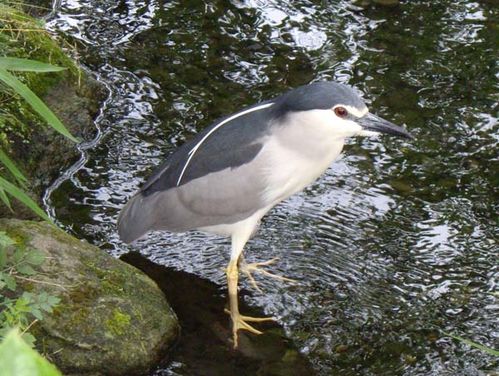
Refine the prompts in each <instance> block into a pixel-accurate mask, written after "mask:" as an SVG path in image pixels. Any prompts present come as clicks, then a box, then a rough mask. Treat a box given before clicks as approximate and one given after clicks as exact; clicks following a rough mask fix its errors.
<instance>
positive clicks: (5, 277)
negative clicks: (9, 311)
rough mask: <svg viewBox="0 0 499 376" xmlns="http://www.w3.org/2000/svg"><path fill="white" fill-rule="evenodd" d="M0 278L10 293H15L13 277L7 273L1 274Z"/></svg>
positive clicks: (15, 283)
mask: <svg viewBox="0 0 499 376" xmlns="http://www.w3.org/2000/svg"><path fill="white" fill-rule="evenodd" d="M0 278H1V279H2V281H3V282H4V283H5V286H6V287H7V288H8V289H9V290H10V291H15V290H16V287H17V282H16V279H15V278H14V277H12V276H11V275H10V274H7V273H2V274H0Z"/></svg>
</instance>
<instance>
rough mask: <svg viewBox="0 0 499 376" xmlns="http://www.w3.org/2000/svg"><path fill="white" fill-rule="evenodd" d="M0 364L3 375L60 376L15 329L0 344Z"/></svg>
mask: <svg viewBox="0 0 499 376" xmlns="http://www.w3.org/2000/svg"><path fill="white" fill-rule="evenodd" d="M0 364H1V365H2V371H1V372H2V375H5V376H10V375H12V376H14V375H16V376H32V375H36V376H62V374H61V373H60V372H59V371H58V370H57V368H56V367H55V366H54V365H53V364H51V363H50V362H49V361H48V360H46V359H45V358H43V357H42V356H41V355H40V354H38V353H37V352H36V351H35V350H33V349H32V348H31V347H29V346H28V345H27V344H26V343H25V342H24V341H23V340H22V338H21V336H20V334H19V332H18V331H17V330H12V331H10V332H9V333H8V334H7V336H6V337H5V339H4V340H3V342H2V343H1V344H0Z"/></svg>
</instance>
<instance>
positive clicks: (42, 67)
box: [0, 57, 66, 72]
mask: <svg viewBox="0 0 499 376" xmlns="http://www.w3.org/2000/svg"><path fill="white" fill-rule="evenodd" d="M0 68H3V69H5V70H10V71H15V72H59V71H62V70H65V69H66V68H63V67H57V66H55V65H52V64H47V63H42V62H41V61H37V60H30V59H20V58H16V57H0Z"/></svg>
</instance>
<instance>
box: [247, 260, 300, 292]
mask: <svg viewBox="0 0 499 376" xmlns="http://www.w3.org/2000/svg"><path fill="white" fill-rule="evenodd" d="M277 260H279V258H278V257H274V258H273V259H271V260H268V261H263V262H252V263H250V264H247V263H246V261H245V260H244V258H243V255H241V256H240V262H239V264H240V267H241V270H242V271H243V272H244V274H246V276H247V277H248V279H249V280H250V283H251V285H252V286H253V287H254V288H255V289H256V290H258V291H260V292H262V290H261V289H260V287H258V285H257V283H256V281H255V278H253V275H252V274H251V273H252V272H257V273H261V274H265V275H266V276H268V277H271V278H275V279H278V280H280V281H286V282H296V281H295V280H294V279H291V278H287V277H283V276H281V275H277V274H272V273H270V272H268V271H266V270H265V269H262V268H261V266H268V265H271V264H273V263H275V262H276V261H277Z"/></svg>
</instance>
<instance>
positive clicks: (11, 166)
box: [0, 57, 78, 220]
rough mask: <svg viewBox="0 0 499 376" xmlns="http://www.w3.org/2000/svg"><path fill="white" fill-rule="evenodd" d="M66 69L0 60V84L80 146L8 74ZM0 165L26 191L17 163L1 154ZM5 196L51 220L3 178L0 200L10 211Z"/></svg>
mask: <svg viewBox="0 0 499 376" xmlns="http://www.w3.org/2000/svg"><path fill="white" fill-rule="evenodd" d="M63 69H64V68H61V67H56V66H53V65H51V64H46V63H42V62H39V61H35V60H29V59H20V58H12V57H0V81H2V82H3V83H4V84H5V85H7V86H8V87H10V89H11V90H13V91H14V93H16V94H17V95H19V96H21V97H22V98H24V100H26V102H27V103H29V105H30V106H31V107H32V108H33V110H34V111H35V112H36V113H38V115H40V116H41V118H42V119H44V120H45V121H46V122H47V123H48V124H49V125H50V126H51V127H52V128H54V129H55V130H56V131H57V132H59V133H61V134H62V135H64V136H65V137H67V138H69V139H70V140H72V141H74V142H77V141H78V140H77V139H76V138H74V137H73V136H72V135H71V133H69V131H68V130H67V129H66V127H65V126H64V125H63V124H62V123H61V121H60V120H59V119H58V118H57V116H56V115H55V114H54V113H53V112H52V111H51V110H50V109H49V108H48V107H47V106H46V105H45V103H43V101H42V100H41V99H40V98H38V96H37V95H36V94H35V93H33V92H32V91H31V90H30V89H29V88H28V87H27V86H26V85H24V84H23V83H22V82H21V81H19V79H17V78H16V77H15V76H14V75H13V74H11V73H10V72H9V70H10V71H16V72H57V71H60V70H63ZM0 163H2V164H3V165H4V166H5V167H6V168H7V170H8V171H9V172H10V174H11V175H12V176H13V177H14V178H15V179H16V180H17V182H18V183H19V184H21V186H22V187H25V185H24V183H25V182H26V178H25V177H24V175H23V174H22V173H21V171H19V169H18V168H17V167H16V165H15V163H14V162H13V161H12V160H11V159H10V158H9V157H8V156H7V155H6V154H5V153H4V152H3V151H2V150H0ZM6 193H8V194H9V195H11V196H13V197H15V198H16V199H18V200H19V201H21V202H22V203H23V204H24V205H26V206H27V207H28V208H30V209H31V210H32V211H33V212H35V213H36V214H38V215H39V216H40V217H42V218H43V219H45V220H49V218H48V217H47V215H46V214H45V212H43V210H42V209H40V207H39V206H38V205H37V204H36V202H34V201H33V200H32V199H31V198H30V197H29V196H28V195H27V194H26V193H25V192H24V191H23V190H22V189H20V188H18V187H17V186H16V185H14V184H12V183H11V182H9V181H8V180H7V179H5V178H4V177H2V176H0V200H2V201H3V203H4V204H5V205H7V206H8V207H9V208H10V207H11V206H10V201H9V198H8V196H7V194H6Z"/></svg>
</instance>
